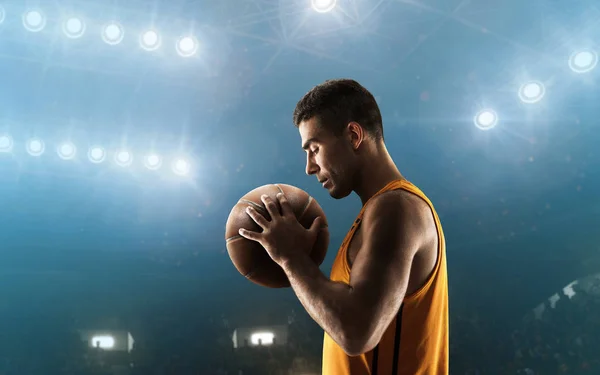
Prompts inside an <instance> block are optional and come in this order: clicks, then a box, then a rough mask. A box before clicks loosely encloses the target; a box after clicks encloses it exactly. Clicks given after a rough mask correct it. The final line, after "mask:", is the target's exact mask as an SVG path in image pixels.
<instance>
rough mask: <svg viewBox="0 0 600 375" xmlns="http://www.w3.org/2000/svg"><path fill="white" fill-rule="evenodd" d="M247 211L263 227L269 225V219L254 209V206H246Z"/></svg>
mask: <svg viewBox="0 0 600 375" xmlns="http://www.w3.org/2000/svg"><path fill="white" fill-rule="evenodd" d="M246 213H247V214H248V216H250V218H251V219H252V220H254V222H255V223H256V224H258V226H259V227H261V228H262V229H266V227H267V226H268V225H269V221H268V220H267V219H266V218H265V217H264V216H263V215H262V214H261V213H260V212H258V211H257V210H256V209H254V207H251V206H248V207H246Z"/></svg>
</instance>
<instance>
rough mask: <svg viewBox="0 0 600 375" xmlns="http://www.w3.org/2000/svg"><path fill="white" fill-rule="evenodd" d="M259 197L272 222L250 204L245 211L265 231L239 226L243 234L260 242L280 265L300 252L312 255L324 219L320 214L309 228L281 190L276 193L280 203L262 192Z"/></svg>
mask: <svg viewBox="0 0 600 375" xmlns="http://www.w3.org/2000/svg"><path fill="white" fill-rule="evenodd" d="M260 198H261V200H262V201H263V203H264V204H265V207H266V208H267V212H268V213H269V215H270V216H271V221H269V220H267V219H266V218H265V217H264V216H263V215H261V214H260V213H259V212H258V211H257V210H255V209H254V208H252V207H251V206H248V207H247V208H246V213H248V215H249V216H250V217H251V218H252V220H254V222H256V224H258V225H259V226H260V227H261V228H262V229H263V231H262V233H258V232H252V231H249V230H247V229H244V228H240V230H239V233H240V235H241V236H242V237H244V238H247V239H249V240H252V241H256V242H258V243H260V244H261V245H262V246H263V247H264V248H265V249H266V250H267V253H269V256H270V257H271V259H273V261H274V262H275V263H277V264H279V265H281V264H282V263H283V262H287V261H289V260H290V259H291V258H294V257H295V256H298V255H300V254H305V255H308V254H310V251H311V250H312V248H313V246H314V244H315V241H316V240H317V235H318V234H319V230H320V229H321V218H320V217H317V218H316V219H315V220H314V221H313V222H312V225H311V226H310V228H309V229H306V228H304V227H303V226H302V224H300V222H299V221H298V219H296V215H294V211H293V209H292V206H291V205H290V203H289V202H288V200H287V199H286V197H285V196H284V195H283V194H282V193H279V194H277V202H275V201H273V200H272V199H271V198H269V196H267V195H262V196H261V197H260ZM278 203H279V204H278ZM280 207H281V211H280V210H279V208H280Z"/></svg>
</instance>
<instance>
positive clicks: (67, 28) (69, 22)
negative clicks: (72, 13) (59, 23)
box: [63, 17, 85, 39]
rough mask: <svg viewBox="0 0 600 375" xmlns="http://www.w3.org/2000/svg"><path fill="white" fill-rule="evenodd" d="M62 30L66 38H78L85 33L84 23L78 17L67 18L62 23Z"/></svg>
mask: <svg viewBox="0 0 600 375" xmlns="http://www.w3.org/2000/svg"><path fill="white" fill-rule="evenodd" d="M63 32H64V33H65V35H66V36H67V37H68V38H71V39H77V38H80V37H82V36H83V34H84V33H85V23H84V22H83V20H82V19H81V18H79V17H70V18H67V19H66V20H65V22H64V23H63Z"/></svg>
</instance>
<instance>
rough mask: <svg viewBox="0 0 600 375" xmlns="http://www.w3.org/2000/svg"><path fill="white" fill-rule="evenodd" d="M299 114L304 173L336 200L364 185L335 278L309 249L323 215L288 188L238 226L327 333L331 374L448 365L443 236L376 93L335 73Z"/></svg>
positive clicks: (401, 373)
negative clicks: (310, 213) (396, 154)
mask: <svg viewBox="0 0 600 375" xmlns="http://www.w3.org/2000/svg"><path fill="white" fill-rule="evenodd" d="M294 123H295V125H296V126H297V127H298V129H299V131H300V136H301V138H302V148H303V149H304V150H305V151H306V157H307V159H306V173H307V174H309V175H315V176H316V178H317V179H318V180H319V182H320V183H321V184H322V185H323V187H324V188H325V189H327V190H328V191H329V194H330V196H332V197H333V198H335V199H341V198H344V197H347V196H348V195H350V193H352V192H355V193H356V194H357V195H358V196H359V197H360V199H361V201H362V204H363V206H362V209H361V211H360V212H359V214H358V216H357V218H356V220H355V221H354V223H353V225H352V227H351V229H350V231H349V232H348V234H347V235H346V238H345V239H344V241H343V242H342V245H341V247H340V249H339V250H338V253H337V256H336V258H335V261H334V263H333V266H332V270H331V274H330V278H327V277H326V276H325V275H323V273H321V271H320V270H319V267H318V266H317V265H316V264H315V263H314V262H313V261H312V260H311V259H310V258H309V256H308V255H307V254H308V253H309V250H310V248H312V245H313V244H314V241H315V239H316V236H317V234H318V231H319V230H320V223H321V220H320V219H319V218H317V219H316V220H315V221H314V223H313V224H312V226H311V227H310V228H309V229H306V228H304V227H302V225H300V223H299V222H298V220H296V218H295V216H294V214H293V212H292V209H291V206H290V205H289V202H288V201H287V200H286V198H285V197H284V196H281V195H279V196H278V197H277V199H276V200H273V199H270V198H269V197H266V196H264V197H262V200H263V203H264V204H265V206H266V208H267V210H268V211H269V214H270V217H271V220H270V221H267V220H266V219H265V218H264V217H263V216H262V215H261V214H260V213H258V212H257V211H256V210H252V209H249V210H248V214H249V215H250V216H251V217H252V218H253V219H254V221H256V222H257V224H258V225H260V226H261V227H262V228H263V230H262V232H261V233H257V232H250V231H248V230H245V229H241V230H240V234H241V235H242V236H244V237H246V238H248V239H250V240H254V241H258V242H260V243H261V244H262V245H263V247H264V248H265V249H266V250H267V251H268V253H269V255H270V256H271V258H272V259H273V260H274V261H275V262H277V263H278V264H279V265H280V266H281V267H282V269H283V270H284V271H285V273H286V274H287V276H288V278H289V280H290V282H291V285H292V288H293V290H294V292H295V293H296V295H297V296H298V299H299V300H300V302H301V303H302V305H303V306H304V308H305V309H306V311H307V312H308V313H309V314H310V315H311V317H312V318H313V319H314V320H315V322H317V323H318V324H319V325H320V326H321V327H322V328H323V330H324V331H325V337H324V341H323V369H322V374H323V375H367V374H370V375H376V374H379V375H383V374H385V375H388V374H389V375H434V374H435V375H440V374H444V375H446V374H448V372H449V370H448V337H449V333H448V279H447V273H446V246H445V241H444V234H443V231H442V227H441V225H440V222H439V218H438V216H437V213H436V212H435V209H434V208H433V205H432V204H431V202H430V201H429V199H427V197H426V196H425V195H424V194H423V192H421V191H420V190H419V189H418V188H417V187H415V186H414V185H413V184H411V183H410V182H408V181H407V180H406V179H405V178H404V177H403V176H402V175H401V174H400V172H399V170H398V168H397V167H396V165H395V164H394V161H393V160H392V158H391V157H390V155H389V153H388V151H387V149H386V146H385V143H384V137H383V125H382V119H381V113H380V111H379V107H378V105H377V103H376V101H375V98H374V97H373V95H372V94H371V93H370V92H369V91H367V89H365V88H364V87H362V86H361V85H360V84H359V83H358V82H356V81H354V80H349V79H340V80H329V81H326V82H324V83H322V84H320V85H318V86H316V87H314V88H313V89H312V90H311V91H310V92H308V93H307V94H306V95H305V96H304V97H303V98H302V99H301V100H300V101H299V102H298V104H297V106H296V109H295V111H294Z"/></svg>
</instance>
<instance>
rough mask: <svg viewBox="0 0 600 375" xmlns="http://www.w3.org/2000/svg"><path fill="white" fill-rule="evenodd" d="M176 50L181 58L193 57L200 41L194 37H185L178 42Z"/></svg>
mask: <svg viewBox="0 0 600 375" xmlns="http://www.w3.org/2000/svg"><path fill="white" fill-rule="evenodd" d="M176 49H177V53H178V54H179V55H180V56H183V57H189V56H192V55H194V54H195V53H196V51H197V50H198V41H197V40H196V38H194V37H193V36H184V37H182V38H180V39H179V40H178V41H177V45H176Z"/></svg>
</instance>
